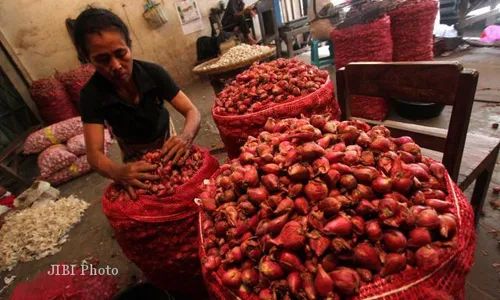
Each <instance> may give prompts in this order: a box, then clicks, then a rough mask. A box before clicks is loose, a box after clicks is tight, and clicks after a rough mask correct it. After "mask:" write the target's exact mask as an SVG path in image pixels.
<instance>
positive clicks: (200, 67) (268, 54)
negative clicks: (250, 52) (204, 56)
mask: <svg viewBox="0 0 500 300" xmlns="http://www.w3.org/2000/svg"><path fill="white" fill-rule="evenodd" d="M268 47H269V48H270V49H269V51H268V52H266V53H263V54H261V55H258V56H254V57H251V58H248V59H245V60H242V61H240V62H238V63H236V64H233V65H229V66H223V67H218V68H213V69H204V68H205V67H208V66H210V65H212V64H214V63H216V62H217V61H219V59H220V57H218V58H214V59H212V60H209V61H206V62H204V63H202V64H200V65H197V66H196V67H194V69H193V73H195V74H198V75H202V76H203V75H204V76H208V75H215V74H220V73H224V72H229V71H233V70H237V69H239V68H243V67H246V66H249V65H251V64H253V63H254V62H256V61H260V60H263V59H266V58H269V57H272V56H273V55H275V53H276V47H274V46H268Z"/></svg>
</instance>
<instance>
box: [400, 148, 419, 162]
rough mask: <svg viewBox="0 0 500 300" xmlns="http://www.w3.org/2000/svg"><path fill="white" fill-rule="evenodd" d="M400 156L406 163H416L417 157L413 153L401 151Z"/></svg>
mask: <svg viewBox="0 0 500 300" xmlns="http://www.w3.org/2000/svg"><path fill="white" fill-rule="evenodd" d="M398 154H399V158H400V159H401V160H402V161H403V162H404V163H406V164H414V163H416V158H415V156H413V154H411V153H408V152H406V151H399V152H398Z"/></svg>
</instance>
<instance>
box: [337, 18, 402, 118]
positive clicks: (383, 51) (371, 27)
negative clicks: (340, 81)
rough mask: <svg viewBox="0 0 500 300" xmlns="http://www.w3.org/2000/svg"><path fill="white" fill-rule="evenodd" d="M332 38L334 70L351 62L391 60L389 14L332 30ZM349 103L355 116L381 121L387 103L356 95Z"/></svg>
mask: <svg viewBox="0 0 500 300" xmlns="http://www.w3.org/2000/svg"><path fill="white" fill-rule="evenodd" d="M332 40H333V43H334V45H335V68H336V69H337V70H338V69H341V68H343V67H345V66H347V65H348V64H349V63H351V62H363V61H382V62H389V61H392V56H393V42H392V38H391V19H390V18H389V17H383V18H381V19H378V20H376V21H374V22H372V23H369V24H360V25H355V26H352V27H349V28H345V29H335V30H333V31H332ZM351 103H352V108H351V110H352V115H353V116H354V117H360V118H366V119H371V120H384V119H385V118H387V115H388V113H389V103H388V101H387V100H385V99H384V98H379V97H365V96H359V95H357V96H355V97H353V98H352V99H351ZM367 105H368V106H367Z"/></svg>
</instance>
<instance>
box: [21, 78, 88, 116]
mask: <svg viewBox="0 0 500 300" xmlns="http://www.w3.org/2000/svg"><path fill="white" fill-rule="evenodd" d="M30 93H31V96H32V97H33V101H35V103H36V106H37V107H38V111H39V112H40V116H41V117H42V119H43V121H44V122H45V123H46V124H47V125H51V124H54V123H57V122H61V121H64V120H66V119H69V118H73V117H76V116H78V115H79V114H78V111H77V109H76V107H75V106H74V105H73V103H72V102H71V99H70V96H69V95H68V93H67V92H66V90H65V89H64V86H63V85H62V83H60V82H59V81H58V80H57V79H55V78H52V77H51V78H45V79H40V80H36V81H34V82H33V84H32V85H31V88H30Z"/></svg>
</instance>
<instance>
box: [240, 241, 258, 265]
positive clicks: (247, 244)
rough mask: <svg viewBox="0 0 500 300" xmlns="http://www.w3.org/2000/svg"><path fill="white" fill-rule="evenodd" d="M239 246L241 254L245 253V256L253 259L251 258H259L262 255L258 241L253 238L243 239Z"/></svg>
mask: <svg viewBox="0 0 500 300" xmlns="http://www.w3.org/2000/svg"><path fill="white" fill-rule="evenodd" d="M240 248H241V251H242V253H243V255H245V256H246V257H248V258H250V259H253V260H257V259H259V258H260V256H261V255H262V251H261V249H260V246H259V243H258V242H257V241H255V240H250V239H249V240H246V241H244V242H243V243H242V244H241V246H240Z"/></svg>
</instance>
